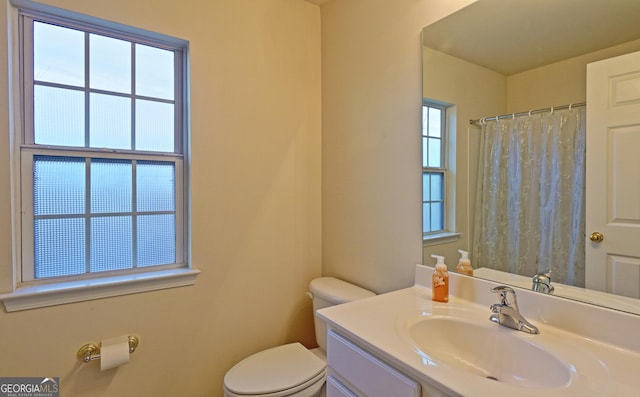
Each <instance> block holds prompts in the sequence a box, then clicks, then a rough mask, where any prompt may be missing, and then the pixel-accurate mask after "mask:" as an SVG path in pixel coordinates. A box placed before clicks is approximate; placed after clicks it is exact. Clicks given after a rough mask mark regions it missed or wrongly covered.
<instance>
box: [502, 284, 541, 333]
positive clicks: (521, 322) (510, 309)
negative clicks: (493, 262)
mask: <svg viewBox="0 0 640 397" xmlns="http://www.w3.org/2000/svg"><path fill="white" fill-rule="evenodd" d="M491 292H495V293H497V294H498V296H499V297H500V303H494V304H493V305H491V312H492V313H493V314H492V315H491V317H489V320H491V321H493V322H494V323H497V324H500V325H504V326H505V327H509V328H513V329H517V330H518V331H522V332H527V333H529V334H539V333H540V331H539V330H538V328H537V327H536V326H535V325H533V324H531V323H529V322H528V321H527V320H526V319H525V318H524V317H523V316H522V314H520V311H519V310H518V301H517V300H516V291H514V290H513V288H511V287H507V286H505V285H500V286H498V287H495V288H493V289H492V290H491Z"/></svg>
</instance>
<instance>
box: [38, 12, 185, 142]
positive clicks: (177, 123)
mask: <svg viewBox="0 0 640 397" xmlns="http://www.w3.org/2000/svg"><path fill="white" fill-rule="evenodd" d="M28 22H30V23H31V24H35V23H45V24H53V25H57V26H60V27H62V28H67V29H72V30H78V27H76V26H74V25H72V24H69V23H64V22H52V21H48V20H46V19H45V18H34V19H28ZM26 25H29V23H27V24H26ZM27 30H29V29H27ZM30 31H31V30H30ZM91 34H97V35H101V36H107V37H111V38H115V39H120V40H126V41H129V42H130V44H131V65H130V66H131V93H130V94H128V93H122V92H118V91H110V90H104V89H94V88H91V82H90V77H91V73H90V70H89V67H90V56H91V54H90V48H89V47H90V44H89V42H90V35H91ZM34 39H35V38H34V37H33V36H32V34H31V35H30V40H31V41H30V42H31V43H33V40H34ZM28 43H29V42H28V41H27V40H25V44H28ZM136 44H140V45H144V46H149V47H157V48H160V49H162V50H165V51H171V52H172V53H173V57H174V79H173V80H174V96H173V97H174V99H173V100H169V99H165V98H155V97H149V96H139V95H137V94H136V90H135V89H136V87H135V85H136V69H135V59H136V56H135V47H136ZM29 48H30V51H25V53H27V52H29V53H30V59H31V63H30V66H29V65H27V64H26V62H25V68H28V70H25V75H26V76H29V81H27V82H26V83H27V85H26V87H27V88H29V87H30V85H29V84H31V87H33V88H32V89H31V95H30V96H29V95H28V96H26V97H25V99H26V100H30V98H33V90H35V87H36V86H39V85H44V86H50V87H56V88H60V89H66V90H74V91H83V92H84V94H85V102H84V106H85V111H84V115H85V120H84V122H85V142H84V146H83V147H87V148H88V147H91V141H90V134H91V131H90V122H91V112H90V106H91V105H90V104H91V102H90V95H91V94H92V93H97V94H103V95H113V96H117V97H125V98H130V100H131V104H130V106H131V113H130V114H131V130H130V134H131V150H134V151H135V150H136V146H135V137H136V129H135V120H136V116H137V115H136V108H135V103H136V100H146V101H151V102H159V103H167V104H171V105H173V109H174V112H173V113H174V125H173V129H174V144H173V147H174V150H173V152H174V153H180V152H181V151H182V144H181V143H182V140H181V139H178V137H179V135H180V134H178V133H177V131H179V130H180V128H181V126H182V122H181V117H180V114H181V113H180V109H179V106H181V104H180V102H179V100H178V98H180V95H179V93H180V92H181V83H182V82H181V80H180V79H179V78H176V77H179V76H181V75H182V74H181V73H182V67H181V65H182V63H181V62H179V61H178V60H179V59H181V57H182V52H181V51H177V50H175V49H166V48H162V47H161V46H158V45H155V44H151V43H148V42H143V41H141V40H135V39H134V38H132V37H126V36H125V37H117V36H115V35H113V34H109V35H108V34H105V33H100V32H95V31H91V30H87V31H85V34H84V87H79V86H73V85H68V84H59V83H55V82H48V81H38V80H35V79H34V78H33V73H34V71H33V65H34V64H33V59H34V58H35V56H34V54H33V50H34V46H33V45H30V46H29ZM32 102H33V101H32V100H31V103H29V102H27V103H25V107H26V108H27V109H33V103H32ZM34 132H35V129H34V126H33V125H32V126H31V128H30V129H28V128H27V129H25V133H26V134H28V135H27V136H26V137H25V142H26V143H27V144H37V143H36V142H35V136H34Z"/></svg>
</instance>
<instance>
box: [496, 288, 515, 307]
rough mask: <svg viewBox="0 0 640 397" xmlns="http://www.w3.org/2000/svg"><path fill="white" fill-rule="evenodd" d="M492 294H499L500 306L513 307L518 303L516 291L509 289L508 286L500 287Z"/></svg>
mask: <svg viewBox="0 0 640 397" xmlns="http://www.w3.org/2000/svg"><path fill="white" fill-rule="evenodd" d="M491 292H494V293H497V294H498V295H499V296H500V304H502V305H511V304H514V305H515V303H516V291H514V290H513V288H511V287H507V286H506V285H499V286H497V287H494V288H492V289H491ZM509 296H512V297H513V299H511V300H510V299H509Z"/></svg>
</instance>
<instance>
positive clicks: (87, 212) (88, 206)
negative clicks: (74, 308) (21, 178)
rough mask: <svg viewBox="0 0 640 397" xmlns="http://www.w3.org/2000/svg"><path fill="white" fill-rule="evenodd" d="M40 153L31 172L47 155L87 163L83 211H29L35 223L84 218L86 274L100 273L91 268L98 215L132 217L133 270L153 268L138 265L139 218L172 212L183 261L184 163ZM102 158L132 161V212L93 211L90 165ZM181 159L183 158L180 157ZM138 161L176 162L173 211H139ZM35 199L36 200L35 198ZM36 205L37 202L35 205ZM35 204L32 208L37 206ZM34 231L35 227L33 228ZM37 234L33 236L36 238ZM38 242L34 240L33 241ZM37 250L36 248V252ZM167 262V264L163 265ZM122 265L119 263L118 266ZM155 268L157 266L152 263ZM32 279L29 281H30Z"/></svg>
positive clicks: (150, 161)
mask: <svg viewBox="0 0 640 397" xmlns="http://www.w3.org/2000/svg"><path fill="white" fill-rule="evenodd" d="M38 152H43V154H37V152H33V153H30V156H28V157H31V158H32V160H31V162H30V163H31V164H32V168H31V175H33V170H34V169H35V167H33V165H35V162H36V160H37V159H45V158H49V159H54V158H59V159H70V158H76V159H80V160H83V161H84V162H85V194H84V201H85V204H84V212H83V213H63V214H43V215H35V214H33V213H32V214H30V215H31V217H32V221H31V222H32V224H34V225H35V223H38V221H40V220H47V219H48V220H55V219H58V220H65V219H84V240H83V241H84V245H85V247H84V260H83V262H84V268H85V272H84V274H97V272H93V271H91V267H92V265H93V263H94V261H93V260H92V256H91V255H92V251H93V250H92V248H91V240H92V238H93V228H92V222H93V220H94V219H98V218H114V217H130V218H131V219H130V220H131V223H132V225H131V245H130V249H131V252H132V259H131V266H128V267H126V269H128V270H132V269H136V268H140V267H147V268H148V267H150V266H149V265H148V264H144V265H143V266H139V264H138V258H137V251H138V250H137V235H138V232H136V230H137V221H138V219H139V218H140V217H143V216H150V215H171V216H174V218H175V230H174V232H173V233H174V237H175V238H176V244H175V249H174V253H175V262H176V263H179V262H181V260H182V256H181V255H180V253H179V247H182V241H181V240H182V238H181V237H180V234H181V233H182V230H183V229H182V223H181V221H180V220H181V216H180V212H179V209H180V207H178V203H179V202H180V200H179V198H178V197H175V196H177V195H178V192H179V191H180V189H182V182H181V180H180V178H179V175H180V174H179V172H180V170H181V168H182V166H181V165H180V164H179V163H178V162H177V161H176V162H174V161H170V160H169V159H167V158H162V159H159V158H152V159H151V158H146V157H144V156H139V157H140V158H139V159H135V160H130V159H129V158H123V157H122V156H114V155H107V156H104V157H96V156H95V153H92V156H90V157H83V156H73V155H70V154H69V152H68V151H67V152H64V153H57V154H56V155H52V154H51V153H50V151H46V150H39V151H38ZM103 159H109V160H112V161H115V162H125V161H131V164H132V170H131V172H132V179H131V185H132V186H131V189H132V192H133V193H132V197H131V200H132V203H131V206H132V207H131V211H120V212H93V211H92V202H91V191H92V186H91V175H92V174H91V164H92V160H103ZM180 162H181V160H180ZM138 163H142V164H144V165H147V164H150V165H153V164H155V165H168V164H172V165H173V169H174V178H175V181H174V183H175V189H174V210H173V211H169V210H157V211H153V210H145V211H139V210H138V208H137V205H136V200H137V196H138V194H137V193H136V192H137V189H136V188H137V186H136V185H137V178H136V170H137V165H138ZM34 200H35V199H34ZM34 206H35V204H34ZM34 206H32V207H34ZM34 231H35V230H34ZM35 237H36V236H35V235H34V238H35ZM34 243H35V242H34ZM36 252H37V251H36ZM35 259H37V258H36V257H35V256H34V273H33V279H39V278H38V274H39V273H41V272H39V271H38V270H39V268H37V267H35V266H36V265H37V263H36V262H35ZM161 265H164V264H161ZM116 266H119V265H116ZM153 267H155V265H154V266H153ZM77 274H81V273H78V272H75V273H73V274H66V275H61V276H50V277H48V278H53V277H66V276H72V275H77ZM27 281H29V280H27Z"/></svg>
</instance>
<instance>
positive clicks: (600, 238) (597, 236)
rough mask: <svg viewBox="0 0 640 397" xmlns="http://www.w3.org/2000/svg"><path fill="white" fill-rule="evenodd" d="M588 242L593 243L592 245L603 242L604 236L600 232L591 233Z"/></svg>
mask: <svg viewBox="0 0 640 397" xmlns="http://www.w3.org/2000/svg"><path fill="white" fill-rule="evenodd" d="M589 240H591V241H593V242H594V243H601V242H602V241H603V240H604V234H602V233H600V232H593V233H591V236H589Z"/></svg>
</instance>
